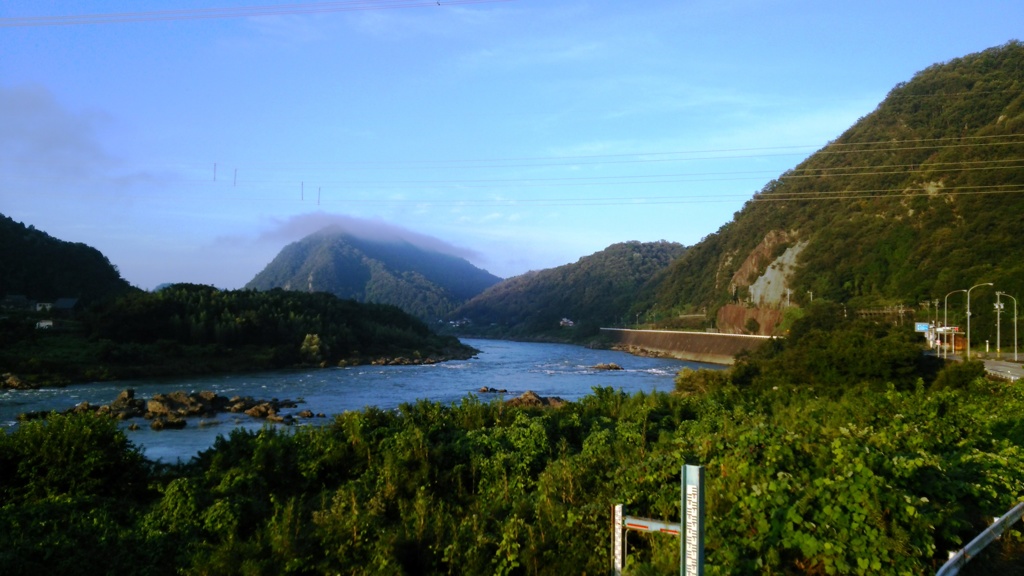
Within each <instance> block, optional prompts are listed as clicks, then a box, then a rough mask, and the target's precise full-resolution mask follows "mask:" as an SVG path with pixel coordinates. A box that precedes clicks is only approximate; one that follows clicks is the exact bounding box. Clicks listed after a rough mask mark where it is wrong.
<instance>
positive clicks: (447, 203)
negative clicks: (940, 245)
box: [0, 0, 1024, 289]
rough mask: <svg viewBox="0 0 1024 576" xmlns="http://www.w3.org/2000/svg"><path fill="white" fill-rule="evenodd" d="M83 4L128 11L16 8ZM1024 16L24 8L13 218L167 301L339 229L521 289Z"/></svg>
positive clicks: (851, 117) (1, 120)
mask: <svg viewBox="0 0 1024 576" xmlns="http://www.w3.org/2000/svg"><path fill="white" fill-rule="evenodd" d="M267 5H271V6H275V7H278V9H276V10H275V11H276V12H278V13H276V14H272V15H268V14H267V11H266V10H262V11H260V10H255V9H254V8H255V7H259V6H267ZM310 6H312V7H314V8H317V9H318V11H317V13H313V14H303V13H299V12H300V9H301V8H302V7H310ZM211 7H216V8H220V9H226V10H233V12H231V17H226V18H210V19H205V18H196V16H198V15H203V14H209V13H208V12H201V11H200V10H203V9H208V8H211ZM166 10H177V11H178V12H176V13H175V14H174V17H173V18H172V19H162V16H161V15H166V14H165V13H162V12H161V13H159V14H155V15H154V14H153V13H152V11H166ZM90 14H123V15H126V19H127V20H130V21H129V22H123V23H106V24H100V23H81V24H60V23H58V21H56V20H53V19H41V20H29V21H26V20H22V19H23V18H34V17H77V16H82V15H90ZM16 19H17V20H16ZM1022 22H1024V3H1020V2H1019V1H1013V2H1011V1H1005V2H997V1H987V0H980V1H976V2H971V3H966V2H962V1H950V0H932V1H929V2H924V1H917V0H908V1H899V0H897V1H891V0H890V1H885V2H882V1H878V2H875V1H859V2H833V1H821V0H818V1H803V0H793V1H787V0H777V1H767V0H763V1H762V0H733V1H730V0H717V1H711V0H708V1H704V0H697V1H689V0H675V1H671V2H670V1H664V2H663V1H660V0H651V1H643V2H621V1H618V2H616V1H584V0H580V1H573V0H568V1H557V2H552V1H550V0H546V1H539V0H537V1H535V0H510V1H491V0H477V1H475V2H473V3H467V2H466V0H456V1H455V2H445V1H444V0H442V1H441V2H440V5H436V3H432V2H420V1H418V0H406V1H404V2H398V3H396V2H395V1H394V0H376V1H375V0H363V1H353V0H349V1H347V2H321V3H317V2H308V1H306V2H301V3H288V2H286V1H285V0H273V1H270V2H267V3H266V4H262V5H261V4H260V3H259V2H258V0H240V1H239V0H213V2H209V1H206V2H199V1H197V0H165V1H163V2H150V1H140V0H136V1H133V2H124V1H118V2H115V1H109V2H108V1H94V2H75V3H69V2H57V1H52V0H31V1H26V0H6V1H5V2H4V3H3V4H0V213H3V214H4V215H7V216H10V217H12V218H14V219H15V220H17V221H19V222H24V223H25V224H26V225H27V224H31V225H34V226H35V227H36V228H38V229H41V230H44V231H46V232H48V233H49V234H51V235H53V236H55V237H57V238H60V239H63V240H69V241H74V242H84V243H86V244H89V245H91V246H94V247H96V248H98V249H99V250H101V251H102V252H103V253H104V254H105V255H107V257H108V258H109V259H110V260H111V262H113V263H114V264H115V265H117V266H118V267H119V269H120V270H121V273H122V275H123V276H124V277H125V278H126V279H127V280H128V281H130V282H131V283H133V284H135V285H136V286H139V287H141V288H147V289H148V288H152V287H154V286H156V285H157V284H160V283H163V282H195V283H203V284H213V285H215V286H219V287H222V288H238V287H241V286H242V285H244V284H245V283H246V282H247V281H249V280H250V279H252V277H253V276H255V274H256V273H258V272H259V271H260V270H262V268H263V267H264V266H265V265H266V264H267V263H268V262H269V261H270V260H271V259H272V258H273V257H274V256H275V255H276V254H277V252H278V251H279V250H280V249H281V248H282V247H283V246H284V245H285V244H287V243H288V242H292V241H294V240H297V239H299V238H301V237H302V236H304V235H306V234H308V233H311V232H313V231H315V230H316V229H318V228H320V227H322V226H325V225H327V224H330V223H342V224H343V225H346V226H349V227H350V228H351V229H353V230H354V231H360V230H368V231H373V232H375V233H378V234H380V233H385V232H387V233H394V234H396V235H400V236H404V237H405V238H407V239H411V240H416V241H423V242H428V243H431V244H433V245H434V246H437V247H441V248H443V249H446V250H448V251H451V252H453V253H456V254H459V255H461V256H464V257H466V258H467V259H469V260H470V261H471V262H473V263H474V264H476V265H477V266H480V267H482V268H485V269H487V270H489V271H491V272H492V273H494V274H496V275H498V276H501V277H510V276H514V275H517V274H521V273H523V272H526V271H528V270H537V269H543V268H550V267H553V266H559V265H562V264H566V263H570V262H575V261H576V260H578V259H579V258H581V257H583V256H586V255H589V254H592V253H594V252H597V251H599V250H601V249H603V248H605V247H607V246H609V245H610V244H613V243H616V242H623V241H628V240H641V241H655V240H662V239H664V240H671V241H675V242H680V243H682V244H686V245H692V244H694V243H696V242H698V241H700V239H701V238H703V237H704V236H706V235H708V234H711V233H713V232H715V231H716V230H718V228H719V227H721V226H722V225H723V224H725V223H726V222H728V221H729V220H731V219H732V217H733V214H734V213H735V212H736V211H737V210H739V209H740V208H741V207H742V206H743V203H744V202H745V201H746V200H748V199H749V198H750V197H751V196H752V195H753V193H754V192H756V191H758V190H760V189H761V188H762V187H763V186H764V185H765V184H766V183H767V182H768V181H770V180H771V179H772V178H774V177H775V176H777V175H779V174H780V173H781V172H783V171H785V170H787V169H789V168H792V167H793V166H795V165H796V164H797V163H799V162H800V161H801V160H803V159H804V158H806V157H807V156H808V155H810V154H811V153H813V152H814V151H815V150H817V149H819V148H821V147H822V146H824V145H825V144H826V143H827V142H828V141H829V140H832V139H834V138H836V137H838V136H839V135H840V134H841V133H842V132H843V131H844V130H845V129H847V128H849V127H850V126H851V125H853V124H854V123H855V122H856V121H857V119H858V118H860V117H862V116H865V115H867V114H869V113H870V112H871V111H872V110H873V109H874V108H875V107H876V106H877V105H878V103H880V102H881V101H882V100H883V99H884V98H885V95H886V94H887V93H888V91H889V90H890V89H891V88H892V87H893V86H894V85H895V84H897V83H899V82H903V81H907V80H910V79H911V77H912V76H913V75H914V73H916V72H918V71H920V70H922V69H924V68H926V67H928V66H930V65H932V64H935V63H939V62H944V61H948V60H950V59H952V58H956V57H959V56H963V55H966V54H969V53H973V52H978V51H980V50H984V49H986V48H990V47H993V46H998V45H1001V44H1003V43H1005V42H1007V41H1009V40H1012V39H1020V38H1021V23H1022ZM26 23H31V24H38V25H31V26H26V25H21V24H26ZM15 24H19V25H15Z"/></svg>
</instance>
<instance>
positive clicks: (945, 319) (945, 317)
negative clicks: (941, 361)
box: [942, 289, 967, 358]
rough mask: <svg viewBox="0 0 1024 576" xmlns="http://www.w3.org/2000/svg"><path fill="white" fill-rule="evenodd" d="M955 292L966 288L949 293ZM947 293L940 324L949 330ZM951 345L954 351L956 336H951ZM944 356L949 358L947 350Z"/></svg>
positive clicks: (964, 290) (963, 290)
mask: <svg viewBox="0 0 1024 576" xmlns="http://www.w3.org/2000/svg"><path fill="white" fill-rule="evenodd" d="M957 292H967V290H966V289H960V290H953V291H952V292H950V293H949V294H956V293H957ZM949 294H946V302H945V305H944V308H943V309H942V324H943V326H945V328H946V330H949ZM950 333H952V330H950ZM953 345H954V347H953V352H954V353H956V336H953ZM945 357H946V358H949V351H948V350H947V351H946V356H945Z"/></svg>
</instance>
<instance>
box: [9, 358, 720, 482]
mask: <svg viewBox="0 0 1024 576" xmlns="http://www.w3.org/2000/svg"><path fill="white" fill-rule="evenodd" d="M463 342H465V343H466V344H468V345H470V346H473V347H474V348H476V349H478V350H480V354H478V355H477V356H476V357H474V358H472V359H470V360H465V361H452V362H444V363H440V364H433V365H429V366H356V367H349V368H326V369H306V370H288V371H276V372H260V373H254V374H230V375H222V376H206V377H192V378H179V379H169V380H131V381H120V382H97V383H92V384H81V385H76V386H69V387H66V388H44V389H40V390H27V391H26V390H0V425H2V426H6V427H12V426H15V425H16V418H17V415H18V414H20V413H22V412H29V411H37V410H64V409H67V408H70V407H71V406H74V405H76V404H78V403H80V402H89V403H90V404H96V405H100V404H109V403H111V402H112V401H113V400H114V399H115V398H116V397H117V395H118V393H120V392H121V391H122V390H124V389H126V388H133V389H134V390H135V396H136V398H149V397H151V396H152V395H153V394H157V393H166V392H173V391H176V390H184V391H187V392H198V391H201V390H212V391H213V392H216V393H217V394H219V395H222V396H228V397H231V396H252V397H253V398H256V399H261V400H262V399H271V398H278V399H281V400H284V399H290V400H296V401H299V402H300V403H299V406H298V407H297V408H295V409H291V410H286V411H285V412H284V413H295V412H298V411H300V410H303V409H309V410H311V411H313V412H314V413H323V414H325V415H326V416H327V417H326V418H314V419H311V420H303V422H304V423H310V424H318V423H327V422H329V421H330V417H331V416H332V415H334V414H339V413H342V412H344V411H346V410H360V409H362V408H365V407H367V406H377V407H378V408H382V409H392V408H396V407H398V406H399V405H401V404H403V403H406V402H415V401H416V400H419V399H426V400H431V401H436V402H442V403H445V404H450V403H457V402H459V401H460V400H461V399H462V398H464V397H465V396H466V395H468V394H478V390H479V389H480V388H481V387H490V388H497V389H506V390H507V391H508V392H507V393H506V394H502V395H498V394H478V395H479V396H480V398H481V399H483V400H484V401H488V400H489V399H491V398H498V397H504V398H511V397H514V396H518V395H520V394H522V393H523V392H526V391H527V390H533V391H534V392H536V393H537V394H540V395H541V396H558V397H560V398H563V399H565V400H575V399H578V398H580V397H582V396H584V395H586V394H589V393H590V392H591V389H592V388H594V387H601V386H609V387H612V388H614V389H617V390H623V391H624V392H627V393H632V392H638V391H644V392H651V391H655V390H657V391H662V392H667V391H670V390H672V388H673V384H674V377H675V374H676V373H677V372H678V371H680V370H681V369H683V368H685V367H690V368H694V369H697V368H712V369H719V368H722V366H717V365H713V364H701V363H698V362H686V361H682V360H673V359H664V358H644V357H639V356H632V355H630V354H627V353H624V352H616V351H611V350H593V349H589V348H584V347H581V346H571V345H565V344H538V343H523V342H509V341H505V340H473V339H465V340H463ZM603 363H615V364H618V365H619V366H621V367H622V368H623V370H621V371H607V370H597V369H595V368H594V366H596V365H598V364H603ZM135 421H136V422H138V424H139V425H140V428H139V429H138V430H129V431H128V432H127V433H128V437H129V438H130V439H131V440H132V442H134V443H135V444H136V445H137V446H139V447H140V448H141V449H142V451H143V453H144V454H145V455H146V457H147V458H150V459H153V460H160V461H169V462H173V461H176V460H179V459H180V460H188V459H190V458H191V457H192V456H194V455H195V454H196V453H198V452H200V451H202V450H205V449H207V448H209V447H210V446H212V445H213V442H214V440H216V438H217V436H218V435H222V434H224V435H226V434H227V433H228V432H230V431H231V429H233V428H236V427H242V428H248V429H259V428H260V427H261V426H263V425H264V423H263V421H260V420H255V419H252V418H250V417H249V416H246V415H244V414H223V415H220V416H219V417H217V418H215V419H204V420H193V419H190V420H189V423H188V425H187V426H186V427H185V428H184V429H182V430H163V431H159V432H157V431H154V430H152V429H150V428H149V425H148V422H147V421H145V420H142V419H136V420H135ZM124 425H125V426H127V424H124Z"/></svg>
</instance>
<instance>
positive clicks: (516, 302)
mask: <svg viewBox="0 0 1024 576" xmlns="http://www.w3.org/2000/svg"><path fill="white" fill-rule="evenodd" d="M685 250H686V249H685V247H683V246H682V245H681V244H677V243H674V242H665V241H662V242H646V243H645V242H623V243H620V244H613V245H611V246H609V247H608V248H605V249H604V250H602V251H600V252H597V253H595V254H591V255H590V256H585V257H583V258H580V259H579V261H577V262H575V263H573V264H566V265H564V266H559V267H557V268H550V269H547V270H541V271H538V272H528V273H526V274H523V275H521V276H516V277H514V278H510V279H508V280H505V281H502V282H500V283H498V284H496V285H494V286H492V287H491V288H488V289H487V290H486V291H484V292H483V293H482V294H480V295H479V296H477V297H475V298H473V299H472V300H470V301H469V302H468V303H467V304H466V305H464V306H462V307H461V308H459V309H458V310H457V311H456V312H455V313H454V314H452V317H454V318H458V319H465V320H468V321H469V323H468V324H465V325H463V326H460V327H459V332H460V333H468V334H482V335H487V336H496V337H512V338H522V337H538V336H540V337H547V338H550V339H559V340H583V339H586V338H590V337H593V336H594V335H595V334H597V331H598V328H600V327H601V326H612V325H615V326H619V325H622V324H624V323H627V322H632V318H631V311H632V309H633V305H634V302H635V300H636V298H637V295H638V293H641V292H643V291H645V290H650V288H649V286H650V285H651V284H652V282H655V281H656V279H658V278H660V275H662V274H663V273H664V272H665V270H666V269H667V267H668V265H669V263H670V262H672V261H673V260H674V259H676V258H678V257H679V256H680V255H682V254H683V253H684V252H685ZM563 319H568V320H571V321H572V322H573V324H574V325H573V326H572V327H571V328H570V327H568V326H562V320H563Z"/></svg>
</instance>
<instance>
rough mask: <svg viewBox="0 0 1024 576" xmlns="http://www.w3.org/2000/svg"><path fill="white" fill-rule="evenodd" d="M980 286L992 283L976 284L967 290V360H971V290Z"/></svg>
mask: <svg viewBox="0 0 1024 576" xmlns="http://www.w3.org/2000/svg"><path fill="white" fill-rule="evenodd" d="M978 286H992V283H991V282H983V283H981V284H975V285H974V286H971V287H970V288H968V289H967V359H968V360H970V359H971V290H974V289H975V288H977V287H978Z"/></svg>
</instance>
